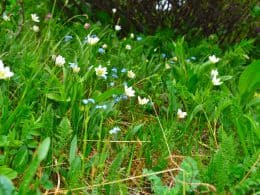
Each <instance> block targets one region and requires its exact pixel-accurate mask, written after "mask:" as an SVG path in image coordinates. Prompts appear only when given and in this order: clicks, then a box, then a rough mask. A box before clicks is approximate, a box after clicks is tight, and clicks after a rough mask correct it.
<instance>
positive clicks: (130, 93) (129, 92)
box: [125, 85, 135, 97]
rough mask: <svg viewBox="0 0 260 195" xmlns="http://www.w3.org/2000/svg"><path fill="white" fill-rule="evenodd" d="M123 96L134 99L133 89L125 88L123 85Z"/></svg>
mask: <svg viewBox="0 0 260 195" xmlns="http://www.w3.org/2000/svg"><path fill="white" fill-rule="evenodd" d="M125 95H126V96H128V97H134V96H135V90H133V87H127V86H126V85H125Z"/></svg>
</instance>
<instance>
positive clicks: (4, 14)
mask: <svg viewBox="0 0 260 195" xmlns="http://www.w3.org/2000/svg"><path fill="white" fill-rule="evenodd" d="M3 20H4V21H6V22H7V21H10V16H8V15H7V14H6V13H3Z"/></svg>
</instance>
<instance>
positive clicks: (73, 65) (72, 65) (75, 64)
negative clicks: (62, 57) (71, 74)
mask: <svg viewBox="0 0 260 195" xmlns="http://www.w3.org/2000/svg"><path fill="white" fill-rule="evenodd" d="M69 65H70V67H71V68H75V67H77V66H78V64H77V63H74V62H69Z"/></svg>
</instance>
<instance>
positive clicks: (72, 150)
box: [69, 135, 77, 165]
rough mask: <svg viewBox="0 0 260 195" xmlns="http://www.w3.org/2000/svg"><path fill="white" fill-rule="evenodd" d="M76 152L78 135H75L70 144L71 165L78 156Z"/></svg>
mask: <svg viewBox="0 0 260 195" xmlns="http://www.w3.org/2000/svg"><path fill="white" fill-rule="evenodd" d="M76 152H77V136H76V135H75V136H74V138H73V139H72V141H71V145H70V157H69V162H70V165H71V163H72V162H73V160H74V159H75V158H76Z"/></svg>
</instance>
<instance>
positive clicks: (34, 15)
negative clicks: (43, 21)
mask: <svg viewBox="0 0 260 195" xmlns="http://www.w3.org/2000/svg"><path fill="white" fill-rule="evenodd" d="M31 18H32V21H34V22H40V19H39V16H37V14H31Z"/></svg>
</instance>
